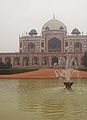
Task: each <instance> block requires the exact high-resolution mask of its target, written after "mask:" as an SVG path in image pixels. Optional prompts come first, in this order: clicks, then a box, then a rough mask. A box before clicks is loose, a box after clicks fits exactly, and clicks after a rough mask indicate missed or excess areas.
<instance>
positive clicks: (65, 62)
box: [58, 52, 77, 90]
mask: <svg viewBox="0 0 87 120" xmlns="http://www.w3.org/2000/svg"><path fill="white" fill-rule="evenodd" d="M66 56H67V58H62V57H61V58H60V60H59V69H58V73H59V76H60V78H63V80H64V85H65V89H66V90H72V88H71V86H72V85H73V81H72V76H73V74H74V73H75V72H76V71H77V62H76V60H75V59H74V58H72V59H71V61H69V58H68V52H67V54H66ZM73 62H74V65H75V66H74V67H75V69H76V71H75V70H74V69H73V67H72V63H73Z"/></svg>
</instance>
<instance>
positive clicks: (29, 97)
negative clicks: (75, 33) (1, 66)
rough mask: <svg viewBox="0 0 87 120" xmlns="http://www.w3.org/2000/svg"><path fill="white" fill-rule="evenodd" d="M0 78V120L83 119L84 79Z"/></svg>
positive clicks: (86, 112)
mask: <svg viewBox="0 0 87 120" xmlns="http://www.w3.org/2000/svg"><path fill="white" fill-rule="evenodd" d="M73 82H74V84H73V86H72V91H65V90H64V84H63V81H62V80H61V79H39V80H38V79H1V80H0V120H87V79H80V80H76V79H75V80H73Z"/></svg>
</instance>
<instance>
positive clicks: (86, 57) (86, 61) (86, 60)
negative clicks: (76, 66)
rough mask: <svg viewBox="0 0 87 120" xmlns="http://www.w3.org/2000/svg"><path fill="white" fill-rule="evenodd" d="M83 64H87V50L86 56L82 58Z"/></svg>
mask: <svg viewBox="0 0 87 120" xmlns="http://www.w3.org/2000/svg"><path fill="white" fill-rule="evenodd" d="M82 65H84V66H85V67H86V66H87V52H85V53H84V56H83V58H82Z"/></svg>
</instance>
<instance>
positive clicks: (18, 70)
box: [0, 69, 38, 75]
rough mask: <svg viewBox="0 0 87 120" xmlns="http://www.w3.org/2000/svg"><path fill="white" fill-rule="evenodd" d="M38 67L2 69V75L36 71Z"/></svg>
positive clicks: (0, 71)
mask: <svg viewBox="0 0 87 120" xmlns="http://www.w3.org/2000/svg"><path fill="white" fill-rule="evenodd" d="M36 70H38V69H0V75H10V74H17V73H24V72H31V71H36Z"/></svg>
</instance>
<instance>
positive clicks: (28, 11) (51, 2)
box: [0, 0, 87, 52]
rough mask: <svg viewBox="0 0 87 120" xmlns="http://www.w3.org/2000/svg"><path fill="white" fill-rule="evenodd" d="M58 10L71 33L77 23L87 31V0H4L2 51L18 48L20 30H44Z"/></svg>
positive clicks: (0, 9)
mask: <svg viewBox="0 0 87 120" xmlns="http://www.w3.org/2000/svg"><path fill="white" fill-rule="evenodd" d="M54 13H55V15H56V19H58V20H60V21H62V22H63V23H64V24H65V25H66V27H67V30H68V33H70V32H71V31H72V29H73V28H75V27H77V28H78V29H79V30H80V31H81V32H84V34H86V32H87V0H0V52H18V50H19V39H18V36H19V34H22V33H24V32H25V31H28V32H29V31H30V30H31V29H32V28H35V29H36V30H37V31H38V32H39V33H40V31H41V28H42V26H43V25H44V23H45V22H47V21H48V20H50V19H52V17H53V14H54Z"/></svg>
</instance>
